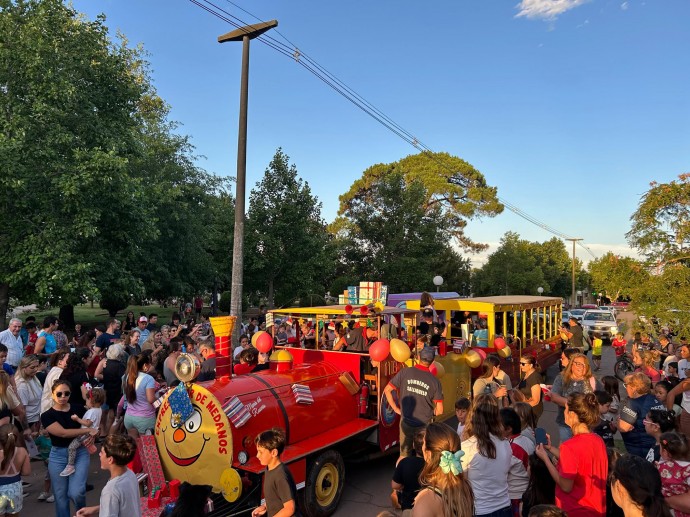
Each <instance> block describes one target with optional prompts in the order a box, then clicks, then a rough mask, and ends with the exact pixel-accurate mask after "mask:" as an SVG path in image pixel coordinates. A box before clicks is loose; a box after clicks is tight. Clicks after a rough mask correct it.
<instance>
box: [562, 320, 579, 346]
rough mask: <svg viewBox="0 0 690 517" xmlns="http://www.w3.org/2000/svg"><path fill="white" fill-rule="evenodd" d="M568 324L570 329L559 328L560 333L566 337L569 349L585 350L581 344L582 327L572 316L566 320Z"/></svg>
mask: <svg viewBox="0 0 690 517" xmlns="http://www.w3.org/2000/svg"><path fill="white" fill-rule="evenodd" d="M568 322H569V323H570V329H567V328H565V327H561V329H560V330H561V332H563V333H565V335H566V336H568V343H569V345H568V346H569V347H570V348H578V349H580V351H582V350H584V349H585V344H584V342H583V335H582V327H581V326H580V324H579V323H578V322H577V320H576V319H575V317H574V316H571V317H570V319H569V320H568Z"/></svg>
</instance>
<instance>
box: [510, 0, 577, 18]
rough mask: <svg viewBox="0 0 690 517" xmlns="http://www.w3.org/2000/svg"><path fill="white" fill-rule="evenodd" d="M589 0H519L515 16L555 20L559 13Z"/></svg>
mask: <svg viewBox="0 0 690 517" xmlns="http://www.w3.org/2000/svg"><path fill="white" fill-rule="evenodd" d="M588 1H589V0H521V2H520V3H519V4H518V5H517V8H518V9H519V12H518V13H517V14H516V15H515V16H516V17H521V16H524V17H526V18H532V19H534V18H537V19H544V20H555V19H556V18H557V17H558V16H559V15H561V14H563V13H564V12H566V11H569V10H571V9H574V8H575V7H578V6H580V5H582V4H584V3H586V2H588Z"/></svg>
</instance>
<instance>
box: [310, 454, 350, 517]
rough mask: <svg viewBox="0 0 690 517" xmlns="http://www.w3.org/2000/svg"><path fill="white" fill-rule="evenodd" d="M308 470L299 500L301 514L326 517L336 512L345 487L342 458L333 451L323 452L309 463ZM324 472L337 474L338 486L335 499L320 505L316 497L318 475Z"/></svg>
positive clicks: (311, 516)
mask: <svg viewBox="0 0 690 517" xmlns="http://www.w3.org/2000/svg"><path fill="white" fill-rule="evenodd" d="M308 469H309V471H308V472H307V479H306V482H305V485H304V490H303V495H302V498H301V502H302V513H303V514H304V515H305V517H328V516H329V515H332V514H333V513H334V512H335V511H336V509H337V508H338V504H339V503H340V498H341V497H342V495H343V488H344V487H345V463H344V462H343V457H342V456H341V455H340V453H339V452H338V451H336V450H333V449H330V450H327V451H324V452H322V453H321V454H319V455H318V456H316V459H315V460H313V461H311V462H310V464H309V466H308ZM324 470H326V471H328V470H330V472H331V474H335V473H336V472H337V485H338V486H337V487H336V489H335V490H336V492H335V497H333V499H332V501H331V502H330V504H327V505H324V504H322V503H320V502H319V500H318V498H317V495H316V491H317V490H316V489H317V483H318V480H319V475H320V474H321V475H322V472H323V471H324ZM325 473H326V472H324V474H325Z"/></svg>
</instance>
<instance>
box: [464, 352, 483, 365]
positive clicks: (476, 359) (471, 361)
mask: <svg viewBox="0 0 690 517" xmlns="http://www.w3.org/2000/svg"><path fill="white" fill-rule="evenodd" d="M465 360H466V361H467V366H469V367H470V368H477V367H478V366H479V365H480V364H482V356H480V355H479V354H478V353H477V352H475V351H474V350H468V351H467V352H466V353H465Z"/></svg>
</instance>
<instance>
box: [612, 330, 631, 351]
mask: <svg viewBox="0 0 690 517" xmlns="http://www.w3.org/2000/svg"><path fill="white" fill-rule="evenodd" d="M626 345H627V343H626V342H625V339H623V333H622V332H619V333H618V334H616V337H615V338H614V340H613V341H611V346H612V347H613V351H614V352H616V357H620V356H622V355H623V354H625V346H626Z"/></svg>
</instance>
